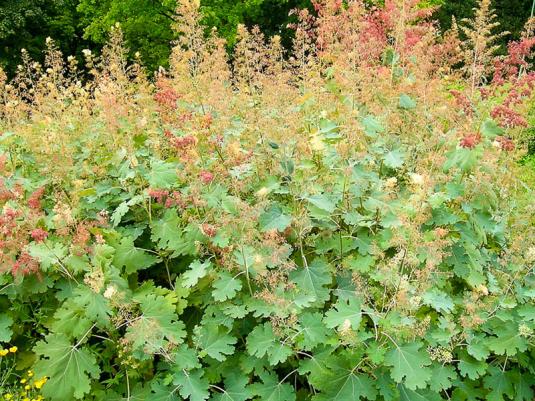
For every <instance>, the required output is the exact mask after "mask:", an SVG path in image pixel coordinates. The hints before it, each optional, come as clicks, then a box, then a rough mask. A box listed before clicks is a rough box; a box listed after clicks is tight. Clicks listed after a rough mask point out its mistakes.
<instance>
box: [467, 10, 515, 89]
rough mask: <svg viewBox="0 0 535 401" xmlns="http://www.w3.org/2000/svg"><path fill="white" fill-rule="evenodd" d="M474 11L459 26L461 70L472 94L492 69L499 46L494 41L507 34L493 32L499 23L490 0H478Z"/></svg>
mask: <svg viewBox="0 0 535 401" xmlns="http://www.w3.org/2000/svg"><path fill="white" fill-rule="evenodd" d="M474 11H475V15H474V18H473V19H471V20H470V19H466V18H465V19H463V20H462V22H463V25H462V26H461V31H462V33H463V34H464V36H465V38H464V41H463V42H462V45H461V47H462V50H463V59H464V66H463V71H464V72H465V74H466V76H467V77H468V79H469V80H470V86H471V92H472V94H473V93H474V91H475V89H476V87H477V86H479V85H480V84H481V83H482V81H483V79H484V77H485V75H486V74H487V73H489V71H490V70H491V69H492V66H493V64H494V61H495V54H496V52H497V50H498V49H499V47H500V46H499V45H497V44H495V42H496V41H497V40H498V39H499V38H500V37H502V36H504V35H506V34H507V32H501V33H499V34H494V33H493V31H494V30H495V28H497V27H498V26H499V25H500V24H499V23H498V22H496V18H497V17H496V14H495V13H494V10H492V9H491V0H479V3H478V7H477V8H475V9H474Z"/></svg>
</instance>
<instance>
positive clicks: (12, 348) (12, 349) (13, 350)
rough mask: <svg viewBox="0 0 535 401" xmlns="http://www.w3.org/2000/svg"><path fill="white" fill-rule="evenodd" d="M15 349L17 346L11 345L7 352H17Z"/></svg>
mask: <svg viewBox="0 0 535 401" xmlns="http://www.w3.org/2000/svg"><path fill="white" fill-rule="evenodd" d="M17 350H18V348H17V347H16V346H13V347H11V348H10V349H9V352H11V353H13V354H14V353H15V352H17Z"/></svg>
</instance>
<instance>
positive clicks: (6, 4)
mask: <svg viewBox="0 0 535 401" xmlns="http://www.w3.org/2000/svg"><path fill="white" fill-rule="evenodd" d="M175 1H176V0H0V66H2V67H3V68H4V69H5V70H6V71H7V72H8V73H10V74H12V73H13V72H14V70H15V68H16V65H17V64H18V63H19V62H20V50H21V49H22V48H25V49H27V50H28V52H29V54H30V56H32V58H35V59H37V60H40V59H42V52H43V49H44V47H45V46H44V43H45V39H46V37H48V36H50V37H52V38H53V39H55V40H56V42H57V44H58V46H59V47H60V49H61V50H62V51H63V52H64V53H65V54H69V55H70V54H73V55H80V53H81V51H82V49H84V48H91V49H92V50H98V49H99V48H100V47H101V46H102V45H103V44H104V43H105V41H106V38H107V34H108V31H109V29H110V27H111V26H112V25H114V24H115V23H116V22H120V23H121V26H122V29H123V31H124V35H125V38H126V40H127V43H128V47H129V49H130V51H131V53H132V54H134V53H135V52H140V53H141V56H142V59H143V60H144V63H145V64H146V66H147V67H148V69H149V70H155V69H156V68H157V67H158V66H159V65H164V66H165V65H166V63H167V57H168V55H169V52H170V44H169V43H170V41H171V40H173V39H174V33H173V30H172V29H171V24H172V22H173V19H174V8H175V4H176V3H175ZM374 1H375V2H376V3H377V2H380V0H369V2H374ZM423 1H424V2H425V3H428V4H438V5H440V6H441V8H440V9H439V11H437V13H436V18H437V19H438V21H439V22H440V24H441V26H442V27H443V28H444V29H446V28H448V27H449V26H450V24H451V16H452V15H455V16H456V17H457V19H458V20H461V19H462V18H467V17H470V16H471V15H472V8H473V7H474V6H475V4H476V0H423ZM531 6H532V0H494V1H493V7H494V8H495V9H496V12H497V14H498V17H499V22H500V23H501V24H502V28H503V29H505V30H507V31H510V32H511V35H508V36H507V37H506V38H504V39H503V42H502V44H505V43H506V41H507V40H509V39H511V38H516V37H518V35H519V32H520V31H521V30H522V27H523V25H524V23H525V22H526V20H527V18H528V17H529V15H530V12H531ZM302 7H311V0H240V1H238V0H201V9H202V12H203V14H204V16H205V21H204V22H205V23H206V25H207V26H208V27H217V29H218V30H219V32H220V35H221V36H223V37H224V38H225V39H226V40H227V43H228V45H229V47H231V46H232V45H233V44H234V43H235V36H236V26H237V25H238V24H239V23H243V24H245V25H247V26H253V25H259V26H260V28H261V29H262V30H263V31H264V32H265V33H266V34H267V35H273V34H279V35H281V36H282V38H283V43H284V44H286V45H289V44H290V43H291V32H290V31H289V30H288V29H287V28H286V26H287V24H288V22H289V18H290V17H289V16H288V13H289V12H290V10H292V9H294V8H302Z"/></svg>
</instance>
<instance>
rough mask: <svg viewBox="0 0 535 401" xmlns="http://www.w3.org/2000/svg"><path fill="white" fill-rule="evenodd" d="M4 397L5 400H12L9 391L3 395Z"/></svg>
mask: <svg viewBox="0 0 535 401" xmlns="http://www.w3.org/2000/svg"><path fill="white" fill-rule="evenodd" d="M4 398H5V399H6V400H12V399H13V395H12V394H10V393H7V394H6V395H4Z"/></svg>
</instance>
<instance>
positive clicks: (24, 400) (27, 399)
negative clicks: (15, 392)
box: [22, 397, 30, 401]
mask: <svg viewBox="0 0 535 401" xmlns="http://www.w3.org/2000/svg"><path fill="white" fill-rule="evenodd" d="M22 401H30V399H29V398H28V397H25V398H23V399H22Z"/></svg>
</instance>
